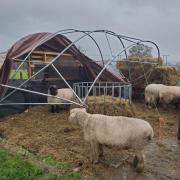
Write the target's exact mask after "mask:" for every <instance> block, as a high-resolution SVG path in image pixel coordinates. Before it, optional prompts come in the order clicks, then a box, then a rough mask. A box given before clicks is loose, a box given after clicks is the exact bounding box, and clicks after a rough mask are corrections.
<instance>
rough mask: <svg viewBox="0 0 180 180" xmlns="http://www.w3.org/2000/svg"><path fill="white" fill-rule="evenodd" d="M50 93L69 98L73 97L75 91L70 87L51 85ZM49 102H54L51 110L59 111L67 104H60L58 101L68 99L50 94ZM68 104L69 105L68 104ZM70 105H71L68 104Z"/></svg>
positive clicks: (61, 101)
mask: <svg viewBox="0 0 180 180" xmlns="http://www.w3.org/2000/svg"><path fill="white" fill-rule="evenodd" d="M49 94H51V95H53V96H59V97H62V98H65V99H68V100H72V99H73V92H72V90H71V89H70V88H62V89H57V88H56V86H51V87H50V88H49ZM47 102H48V103H54V104H52V105H51V112H53V113H54V112H59V107H60V106H61V107H64V106H65V105H58V104H56V103H65V102H67V101H65V100H62V99H58V98H56V97H52V96H48V98H47ZM66 106H67V105H66ZM68 107H69V105H68Z"/></svg>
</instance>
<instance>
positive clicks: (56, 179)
mask: <svg viewBox="0 0 180 180" xmlns="http://www.w3.org/2000/svg"><path fill="white" fill-rule="evenodd" d="M0 144H1V146H2V147H3V145H5V144H8V141H7V140H6V139H4V138H1V137H0ZM24 152H25V153H24ZM24 154H26V155H27V157H31V156H32V157H34V158H35V159H36V160H37V161H39V162H42V161H43V162H44V163H45V164H46V165H48V166H49V167H54V168H55V169H59V172H61V174H62V175H61V176H57V175H55V174H52V173H51V172H46V171H44V170H42V169H41V168H39V167H37V165H34V164H33V162H32V161H31V162H29V161H28V160H27V159H26V160H24V158H25V156H24ZM44 176H45V177H46V178H47V177H48V180H69V179H70V180H82V177H81V175H80V174H79V173H78V172H73V170H72V166H71V165H69V164H68V163H65V162H59V161H57V160H55V159H54V158H53V157H52V156H50V155H46V156H44V155H41V154H36V153H35V154H33V153H31V152H29V151H28V150H25V149H24V148H23V147H19V150H17V153H16V154H15V155H14V153H13V154H11V153H9V151H8V150H7V149H3V148H0V180H24V179H25V180H31V179H32V180H36V179H37V180H38V179H43V177H44ZM46 178H45V179H46Z"/></svg>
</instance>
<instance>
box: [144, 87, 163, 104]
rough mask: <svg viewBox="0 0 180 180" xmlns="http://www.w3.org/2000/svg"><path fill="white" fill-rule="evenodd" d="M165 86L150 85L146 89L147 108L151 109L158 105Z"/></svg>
mask: <svg viewBox="0 0 180 180" xmlns="http://www.w3.org/2000/svg"><path fill="white" fill-rule="evenodd" d="M164 88H165V85H163V84H149V85H147V86H146V88H145V104H146V106H147V107H149V108H151V107H154V106H156V105H157V104H158V102H159V92H160V91H161V89H164Z"/></svg>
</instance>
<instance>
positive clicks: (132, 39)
mask: <svg viewBox="0 0 180 180" xmlns="http://www.w3.org/2000/svg"><path fill="white" fill-rule="evenodd" d="M75 32H81V33H83V35H82V36H80V37H79V38H77V39H76V40H75V41H73V42H72V43H71V44H69V45H68V46H67V47H66V48H65V49H64V50H62V51H61V52H60V53H59V55H57V56H56V57H55V58H54V59H52V61H51V62H50V63H49V64H47V65H46V66H45V67H43V68H42V69H41V70H39V71H38V72H36V73H35V74H34V75H33V76H32V77H31V78H29V79H28V80H26V81H25V82H23V83H22V84H21V85H19V86H18V87H13V88H14V90H13V91H12V92H11V93H9V94H8V95H6V96H5V97H3V98H2V99H1V100H0V102H2V101H3V100H5V99H6V98H8V97H9V96H10V95H12V94H13V93H14V92H15V91H16V90H18V88H20V87H22V86H23V85H24V84H25V83H27V82H28V81H29V80H31V79H32V78H33V77H35V76H36V75H37V74H39V73H40V72H42V71H43V70H45V69H46V68H47V67H49V66H50V65H52V66H53V68H54V67H55V66H54V65H53V63H54V62H55V61H56V60H57V59H58V58H59V57H60V56H61V55H62V54H63V53H64V52H66V51H67V50H68V49H69V48H70V47H71V46H73V45H75V44H76V43H77V42H78V41H80V40H81V39H82V38H84V37H86V36H89V37H90V38H91V39H92V40H93V42H94V43H95V44H96V46H97V48H98V50H99V52H100V56H101V59H102V63H103V66H104V67H103V68H102V70H101V71H100V72H99V74H98V75H97V77H96V78H95V80H94V82H93V84H92V85H91V87H90V89H89V91H88V93H87V94H86V96H85V99H84V101H83V102H82V101H81V99H80V98H79V97H78V95H77V94H76V93H75V91H74V90H73V89H72V88H71V87H70V85H69V84H68V83H67V81H66V80H65V79H64V78H63V77H62V75H61V73H60V72H59V71H58V70H57V69H55V68H54V69H55V70H56V72H57V73H58V74H59V76H60V77H61V78H62V79H63V80H64V81H65V83H66V84H67V85H68V87H70V88H71V90H72V91H73V93H74V94H75V96H76V97H77V98H78V100H79V101H80V102H81V103H82V104H81V105H85V102H86V99H87V97H88V95H89V93H90V91H91V90H92V88H93V86H94V84H95V82H96V81H97V79H98V78H99V76H100V75H101V74H102V73H103V71H104V70H105V69H106V67H107V66H108V65H109V64H110V63H111V62H112V61H114V60H115V59H116V58H117V57H118V56H119V55H121V54H122V53H123V52H125V55H126V58H127V52H126V50H127V49H128V48H130V47H132V46H133V45H134V44H140V43H143V42H149V43H152V44H153V45H155V47H156V48H157V50H158V58H159V57H160V51H159V48H158V46H157V45H156V44H155V43H154V42H152V41H144V40H141V39H138V38H132V37H128V36H124V35H118V34H116V33H114V32H112V31H109V30H95V31H80V30H75V29H64V30H60V31H57V32H55V33H53V34H50V35H49V36H47V37H46V38H45V39H43V40H41V41H40V42H39V43H38V44H36V45H35V46H34V47H33V48H32V50H31V51H30V52H29V53H28V55H27V56H26V57H25V58H24V60H23V61H22V62H21V64H20V65H19V67H18V68H17V69H16V71H15V72H14V74H13V75H12V76H11V78H13V77H14V76H15V75H16V74H17V72H18V71H19V69H20V68H21V66H22V65H23V64H24V62H25V61H26V60H27V59H28V57H29V56H30V55H31V53H32V52H33V51H34V50H35V49H36V48H37V47H39V46H40V45H42V44H43V43H45V42H47V41H48V40H50V39H52V38H53V37H55V36H57V35H58V34H61V35H63V34H69V33H75ZM99 32H100V33H105V35H106V36H107V34H109V35H112V36H115V37H117V38H118V39H119V40H120V42H121V44H122V47H123V50H122V51H121V52H120V53H119V54H118V55H117V56H115V57H114V58H113V59H112V60H109V61H108V62H107V63H106V65H104V60H103V55H102V52H101V49H100V47H99V45H98V43H97V42H96V40H95V39H94V38H93V37H92V36H91V34H92V33H99ZM122 39H124V40H126V41H131V42H133V44H132V45H130V46H128V47H125V45H124V43H123V41H122ZM134 40H135V41H138V42H135V41H134ZM0 85H1V86H3V84H0ZM21 90H24V91H25V89H22V88H21ZM32 93H35V91H34V92H32ZM44 95H45V96H48V95H47V94H44Z"/></svg>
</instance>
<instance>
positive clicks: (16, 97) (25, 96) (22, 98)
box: [0, 80, 48, 117]
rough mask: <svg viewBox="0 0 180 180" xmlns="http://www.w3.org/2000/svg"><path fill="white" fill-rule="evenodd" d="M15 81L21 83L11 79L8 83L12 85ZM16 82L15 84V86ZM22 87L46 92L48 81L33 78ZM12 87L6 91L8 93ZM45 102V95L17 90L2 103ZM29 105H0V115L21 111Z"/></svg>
mask: <svg viewBox="0 0 180 180" xmlns="http://www.w3.org/2000/svg"><path fill="white" fill-rule="evenodd" d="M15 83H17V84H19V83H22V81H17V80H16V81H15V82H13V81H11V82H10V85H14V84H15ZM17 84H16V86H17ZM22 88H24V89H28V90H32V91H36V92H41V93H46V94H47V93H48V83H47V82H45V81H44V82H43V81H39V80H34V81H30V82H29V83H28V85H27V86H24V87H22ZM12 90H13V89H11V90H10V89H9V90H8V91H7V92H6V93H7V94H8V93H10V92H11V91H12ZM39 102H41V103H46V102H47V97H46V96H42V95H38V94H33V93H29V92H24V91H20V90H17V91H16V92H15V93H13V94H12V95H11V96H9V97H8V98H7V99H6V100H5V101H3V103H39ZM28 107H29V105H6V106H0V117H4V116H8V115H12V114H16V113H21V112H23V111H25V110H26V109H27V108H28Z"/></svg>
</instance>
